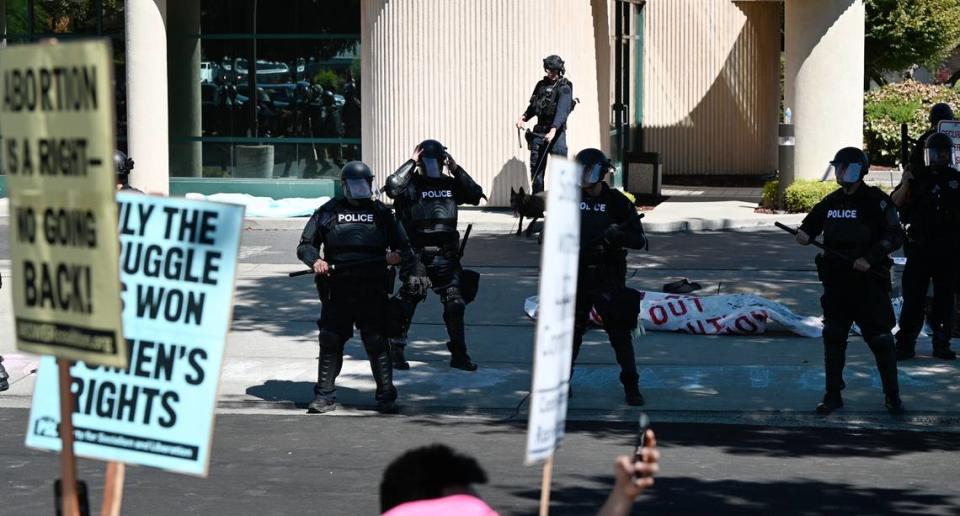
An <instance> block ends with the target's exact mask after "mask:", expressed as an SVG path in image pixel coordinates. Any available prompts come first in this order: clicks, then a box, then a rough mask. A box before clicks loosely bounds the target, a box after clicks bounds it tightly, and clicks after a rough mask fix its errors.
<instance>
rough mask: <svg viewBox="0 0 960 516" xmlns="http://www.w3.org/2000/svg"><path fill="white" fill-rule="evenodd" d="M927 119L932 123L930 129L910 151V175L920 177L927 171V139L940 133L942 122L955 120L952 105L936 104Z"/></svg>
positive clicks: (918, 139)
mask: <svg viewBox="0 0 960 516" xmlns="http://www.w3.org/2000/svg"><path fill="white" fill-rule="evenodd" d="M927 119H928V120H929V121H930V128H929V129H927V131H926V132H924V133H923V134H922V135H920V137H919V138H917V142H916V144H914V146H913V150H911V151H910V168H909V172H910V175H913V176H916V175H919V174H921V173H922V172H923V171H924V170H926V168H927V165H926V164H925V163H924V154H925V149H926V145H925V144H926V141H927V138H929V137H930V135H932V134H933V133H936V132H937V131H938V129H937V126H938V125H940V122H942V121H944V120H954V117H953V109H951V108H950V104H944V103H942V102H941V103H939V104H934V105H933V107H931V108H930V115H929V117H928V118H927Z"/></svg>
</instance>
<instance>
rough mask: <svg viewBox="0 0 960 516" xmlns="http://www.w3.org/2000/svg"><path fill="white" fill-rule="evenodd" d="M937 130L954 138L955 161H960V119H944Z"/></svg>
mask: <svg viewBox="0 0 960 516" xmlns="http://www.w3.org/2000/svg"><path fill="white" fill-rule="evenodd" d="M937 131H940V132H941V133H943V134H945V135H947V136H949V137H950V138H951V139H952V140H953V162H954V163H960V120H943V121H941V122H940V125H938V126H937Z"/></svg>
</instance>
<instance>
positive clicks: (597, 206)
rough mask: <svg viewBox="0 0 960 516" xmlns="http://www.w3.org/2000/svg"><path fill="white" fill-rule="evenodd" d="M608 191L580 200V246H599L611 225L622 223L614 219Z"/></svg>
mask: <svg viewBox="0 0 960 516" xmlns="http://www.w3.org/2000/svg"><path fill="white" fill-rule="evenodd" d="M607 193H608V192H607V191H605V192H604V193H603V194H601V195H600V196H598V197H595V198H590V197H587V196H584V197H583V198H581V199H580V246H581V248H583V247H585V246H589V245H591V244H597V243H598V240H599V239H600V237H601V236H602V235H603V233H604V231H606V230H607V228H609V227H610V225H611V224H617V223H619V222H622V221H618V220H615V219H614V216H613V213H612V212H611V206H610V196H609V195H607Z"/></svg>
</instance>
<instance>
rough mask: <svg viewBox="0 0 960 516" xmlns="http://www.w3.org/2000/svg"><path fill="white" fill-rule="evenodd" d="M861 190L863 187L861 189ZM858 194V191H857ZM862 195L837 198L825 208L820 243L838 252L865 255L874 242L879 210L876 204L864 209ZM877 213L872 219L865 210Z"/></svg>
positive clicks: (838, 196)
mask: <svg viewBox="0 0 960 516" xmlns="http://www.w3.org/2000/svg"><path fill="white" fill-rule="evenodd" d="M861 188H863V187H862V186H861ZM858 194H860V192H858ZM863 197H864V195H862V194H861V195H852V196H848V195H837V196H835V197H834V199H833V202H831V203H830V205H829V206H827V210H826V215H825V216H826V219H825V220H824V222H823V243H824V245H825V246H827V247H829V248H832V249H837V250H844V249H846V250H852V251H856V253H857V254H858V256H859V253H864V252H866V251H867V250H868V249H869V248H870V246H871V245H872V244H873V243H874V241H875V240H876V233H877V231H878V228H877V223H878V220H879V219H878V216H877V215H879V209H880V208H879V207H878V206H876V204H875V203H870V204H869V205H867V206H864V202H863V201H864V199H863ZM871 209H872V210H874V211H877V212H878V213H877V214H874V216H873V217H870V216H868V215H867V213H866V210H871Z"/></svg>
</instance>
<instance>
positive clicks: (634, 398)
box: [620, 373, 644, 407]
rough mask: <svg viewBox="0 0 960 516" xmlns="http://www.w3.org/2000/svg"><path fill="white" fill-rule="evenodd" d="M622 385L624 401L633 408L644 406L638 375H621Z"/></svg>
mask: <svg viewBox="0 0 960 516" xmlns="http://www.w3.org/2000/svg"><path fill="white" fill-rule="evenodd" d="M620 383H621V384H623V399H624V401H626V402H627V405H630V406H631V407H640V406H642V405H643V403H644V401H643V394H640V377H639V376H637V375H636V374H633V375H630V374H624V373H620Z"/></svg>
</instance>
